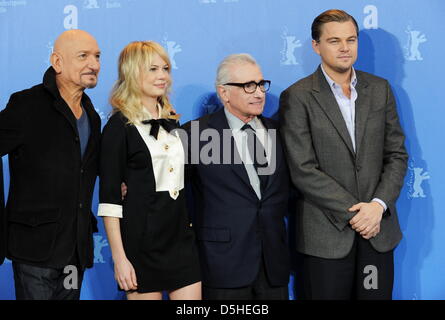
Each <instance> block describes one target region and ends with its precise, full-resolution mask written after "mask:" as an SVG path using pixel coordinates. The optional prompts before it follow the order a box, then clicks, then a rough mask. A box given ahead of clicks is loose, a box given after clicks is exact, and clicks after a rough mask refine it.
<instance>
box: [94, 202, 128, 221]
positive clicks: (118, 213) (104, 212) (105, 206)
mask: <svg viewBox="0 0 445 320" xmlns="http://www.w3.org/2000/svg"><path fill="white" fill-rule="evenodd" d="M97 215H98V216H99V217H116V218H122V206H121V205H119V204H111V203H99V209H98V210H97Z"/></svg>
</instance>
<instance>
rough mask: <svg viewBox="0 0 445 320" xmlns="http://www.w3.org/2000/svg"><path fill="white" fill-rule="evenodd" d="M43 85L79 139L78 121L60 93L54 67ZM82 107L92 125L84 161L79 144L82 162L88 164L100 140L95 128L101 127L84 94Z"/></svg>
mask: <svg viewBox="0 0 445 320" xmlns="http://www.w3.org/2000/svg"><path fill="white" fill-rule="evenodd" d="M43 84H44V87H45V88H46V89H47V90H48V92H49V93H50V94H51V95H52V96H53V97H54V103H53V107H54V108H55V109H56V110H57V111H58V112H60V113H61V114H62V115H63V117H64V118H65V119H66V120H67V121H68V123H69V124H70V127H71V129H72V130H73V134H74V137H79V131H78V130H77V119H76V117H75V116H74V114H73V112H72V111H71V109H70V108H69V107H68V105H67V103H66V102H65V100H63V98H62V97H61V95H60V93H59V89H58V88H57V84H56V73H55V71H54V69H53V68H52V67H49V68H48V70H46V72H45V75H44V76H43ZM82 106H83V108H84V110H85V112H86V114H87V116H88V120H89V123H90V137H89V139H88V144H87V148H86V150H85V154H84V156H83V159H80V143H79V144H78V146H79V147H78V152H79V159H80V160H81V162H82V163H86V162H87V161H88V159H89V157H90V156H91V155H92V154H94V147H95V146H96V145H97V141H96V140H97V138H98V134H97V132H96V129H95V128H98V127H100V124H97V117H96V115H95V113H96V111H95V110H94V107H93V105H92V103H91V101H90V99H89V98H88V96H87V95H86V94H85V93H83V94H82Z"/></svg>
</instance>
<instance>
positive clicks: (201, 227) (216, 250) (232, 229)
mask: <svg viewBox="0 0 445 320" xmlns="http://www.w3.org/2000/svg"><path fill="white" fill-rule="evenodd" d="M262 122H263V124H264V125H265V127H266V128H267V129H277V125H276V123H275V122H274V121H273V120H271V119H267V118H262ZM196 123H199V134H201V132H202V131H203V130H205V129H214V130H216V131H217V132H218V133H219V136H220V137H221V139H220V141H219V142H218V143H219V144H220V146H221V149H220V150H222V143H223V142H222V141H223V139H222V137H223V130H224V129H228V130H230V129H229V128H230V127H229V124H228V122H227V118H226V116H225V114H224V109H221V110H219V111H217V112H215V113H213V114H210V115H206V116H204V117H202V118H200V119H198V120H196V122H195V123H194V125H196ZM192 127H193V126H192V124H191V122H188V123H186V124H185V125H184V126H183V128H184V129H185V130H186V132H187V134H188V137H189V144H188V149H189V152H188V155H189V159H188V160H189V164H188V165H186V170H187V173H186V183H189V184H190V185H191V190H192V195H193V212H192V218H193V222H194V227H195V230H196V234H197V238H198V248H199V253H200V260H201V272H202V275H203V284H204V285H206V286H209V287H215V288H235V287H242V286H246V285H250V284H251V283H252V282H253V281H254V280H255V278H256V276H257V274H258V270H259V267H260V263H261V256H262V255H264V261H265V266H266V272H267V275H268V277H269V279H270V281H271V283H272V285H274V286H286V285H287V284H288V282H289V250H288V245H287V234H286V226H285V221H284V217H285V215H286V214H287V210H288V199H289V172H288V169H287V164H286V162H285V159H284V157H283V151H282V147H281V143H280V135H279V133H278V132H277V135H276V137H277V140H276V142H277V143H276V170H275V172H274V174H272V175H271V176H270V177H269V180H268V184H267V187H266V189H265V190H264V191H263V194H262V200H259V199H258V197H257V196H256V194H255V191H254V190H253V188H252V187H251V185H250V181H249V178H248V175H247V171H246V169H245V167H244V164H242V163H240V164H233V162H232V164H203V163H202V162H201V159H200V160H199V163H198V164H192V163H190V161H191V160H192V159H191V155H192V153H191V151H192V152H193V154H196V152H197V151H198V150H199V152H201V150H202V149H203V148H204V147H205V146H206V145H207V144H208V143H209V142H208V141H199V142H198V141H197V139H196V137H195V136H194V129H193V128H192ZM190 137H191V138H190ZM230 137H231V146H230V149H231V150H230V151H231V155H235V152H236V154H237V152H238V151H237V149H236V145H235V142H234V139H233V137H232V136H231V133H230ZM196 143H199V145H197V146H198V148H199V149H194V146H193V144H196ZM207 147H208V146H207ZM206 152H207V151H206ZM220 156H221V158H222V152H221V154H220ZM238 157H239V156H238ZM220 160H221V162H220V163H222V159H220ZM238 163H239V162H238Z"/></svg>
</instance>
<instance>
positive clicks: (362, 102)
mask: <svg viewBox="0 0 445 320" xmlns="http://www.w3.org/2000/svg"><path fill="white" fill-rule="evenodd" d="M355 74H356V76H357V85H356V90H357V100H356V101H355V149H356V150H355V151H356V154H359V151H360V146H361V142H362V140H363V135H364V134H365V129H366V119H367V118H368V114H369V110H370V108H371V99H370V95H369V88H368V85H369V84H368V82H367V81H366V79H364V77H363V73H361V72H360V71H357V70H355Z"/></svg>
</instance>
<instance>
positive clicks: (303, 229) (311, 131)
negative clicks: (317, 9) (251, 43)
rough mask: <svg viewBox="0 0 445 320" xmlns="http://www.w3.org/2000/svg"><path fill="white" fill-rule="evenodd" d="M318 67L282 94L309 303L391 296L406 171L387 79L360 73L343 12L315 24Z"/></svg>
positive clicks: (351, 25)
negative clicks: (398, 206) (399, 204)
mask: <svg viewBox="0 0 445 320" xmlns="http://www.w3.org/2000/svg"><path fill="white" fill-rule="evenodd" d="M312 39H313V40H312V47H313V49H314V51H315V52H316V53H317V54H319V55H320V57H321V65H320V66H319V67H318V69H317V70H316V71H315V72H314V73H313V74H312V75H310V76H308V77H307V78H304V79H301V80H300V81H298V82H296V83H294V84H293V85H292V86H290V87H289V88H287V89H286V90H285V91H283V93H282V94H281V96H280V121H281V134H282V137H283V140H284V146H285V151H286V156H287V159H288V163H289V167H290V171H291V176H292V181H293V183H294V185H295V186H296V187H297V188H298V189H299V190H300V191H301V194H302V196H301V197H300V198H299V199H298V200H297V201H298V205H297V210H298V211H297V230H296V234H297V250H298V251H299V252H301V253H303V257H304V258H303V265H304V266H303V287H304V296H305V297H306V298H307V299H391V298H392V287H393V278H394V264H393V249H394V248H395V247H396V246H397V244H398V243H399V241H400V240H401V237H402V234H401V231H400V227H399V222H398V219H397V211H396V204H395V203H396V200H397V198H398V196H399V193H400V189H401V187H402V185H403V179H404V176H405V172H406V168H407V158H408V155H407V153H406V150H405V147H404V140H405V137H404V134H403V131H402V129H401V127H400V124H399V119H398V115H397V111H396V106H395V101H394V97H393V94H392V92H391V88H390V86H389V84H388V82H387V81H386V80H384V79H382V78H378V77H376V76H373V75H371V74H368V73H365V72H361V71H358V70H355V69H354V68H353V67H352V65H353V64H354V62H355V61H356V59H357V47H358V26H357V22H356V21H355V19H354V18H353V17H352V16H350V15H349V14H348V13H346V12H344V11H341V10H328V11H326V12H323V13H322V14H320V15H319V16H318V17H317V18H315V20H314V22H313V24H312Z"/></svg>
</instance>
